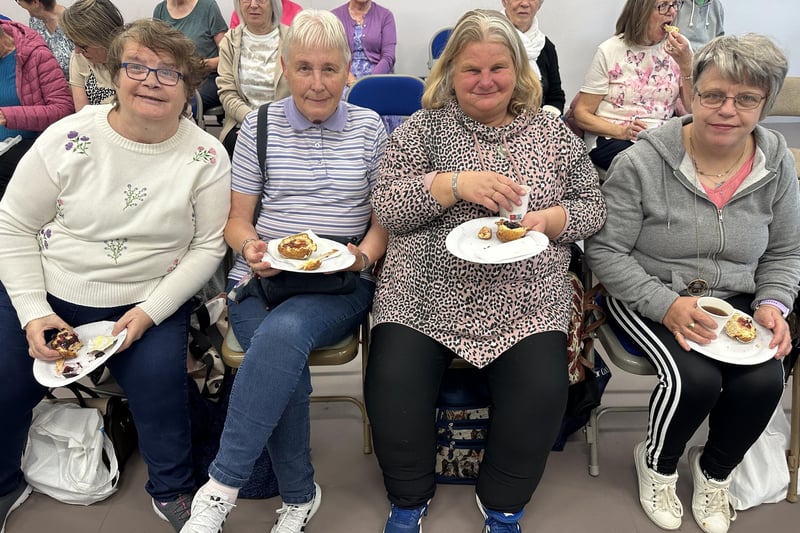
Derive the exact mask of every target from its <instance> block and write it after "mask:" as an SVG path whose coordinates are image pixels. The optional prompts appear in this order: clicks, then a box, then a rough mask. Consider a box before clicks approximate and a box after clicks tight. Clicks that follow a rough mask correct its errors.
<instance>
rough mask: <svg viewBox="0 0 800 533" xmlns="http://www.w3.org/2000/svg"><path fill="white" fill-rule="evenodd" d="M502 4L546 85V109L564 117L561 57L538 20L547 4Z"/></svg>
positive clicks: (536, 0) (533, 0)
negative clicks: (560, 68) (542, 8)
mask: <svg viewBox="0 0 800 533" xmlns="http://www.w3.org/2000/svg"><path fill="white" fill-rule="evenodd" d="M502 1H503V8H504V9H505V13H506V16H507V17H508V20H510V21H511V24H513V25H514V27H515V28H517V31H518V32H519V36H520V38H521V39H522V44H523V46H525V51H526V52H527V53H528V61H530V62H531V68H532V69H533V71H534V72H535V73H536V75H537V76H539V81H540V82H541V84H542V109H544V110H545V111H550V112H551V113H555V114H556V115H561V114H562V113H563V112H564V103H565V101H566V99H565V96H564V89H562V88H561V73H560V72H559V70H558V54H557V53H556V47H555V45H554V44H553V41H551V40H550V39H549V38H548V37H547V36H546V35H545V34H544V33H542V30H540V29H539V19H538V18H537V17H536V13H538V12H539V9H540V8H541V7H542V4H543V3H544V0H502Z"/></svg>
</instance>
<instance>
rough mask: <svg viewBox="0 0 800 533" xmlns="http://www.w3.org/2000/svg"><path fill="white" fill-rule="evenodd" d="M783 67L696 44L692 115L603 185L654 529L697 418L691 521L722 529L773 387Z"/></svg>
mask: <svg viewBox="0 0 800 533" xmlns="http://www.w3.org/2000/svg"><path fill="white" fill-rule="evenodd" d="M787 70H788V62H787V60H786V56H785V55H784V54H783V52H782V51H781V50H780V49H778V47H777V46H775V44H774V43H773V42H772V41H770V39H768V38H766V37H763V36H760V35H754V34H746V35H742V36H734V35H730V36H723V37H718V38H716V39H714V40H712V41H711V42H710V43H709V44H708V45H706V46H705V47H703V48H701V49H700V50H699V51H698V52H697V53H696V54H695V58H694V71H693V75H694V79H695V87H694V89H695V91H694V92H693V94H694V96H693V101H692V109H693V110H694V114H693V115H691V116H685V117H681V118H673V119H672V120H670V121H668V122H667V123H666V124H664V125H663V126H661V127H659V128H657V129H654V130H648V131H646V132H644V133H642V135H641V138H640V140H639V141H638V142H637V143H636V144H635V145H634V146H633V147H631V148H629V149H628V150H626V151H625V152H624V153H621V154H620V155H618V156H617V158H616V160H615V161H614V164H613V165H612V166H611V169H610V171H609V173H608V177H607V179H606V181H605V183H604V184H603V193H604V196H605V197H606V202H607V203H608V219H607V220H606V223H605V226H603V228H602V229H601V230H600V231H599V232H598V233H597V234H596V235H594V236H592V237H590V238H589V239H588V240H587V243H586V257H587V259H588V261H589V266H590V267H591V269H592V271H593V272H594V274H595V275H596V276H597V278H598V279H599V281H600V282H601V283H602V284H603V285H604V286H605V288H606V289H607V290H608V293H609V297H608V298H607V303H608V309H609V313H608V316H609V319H610V320H615V321H616V322H617V323H618V324H619V325H620V326H621V327H622V328H623V329H624V331H625V333H627V334H628V335H629V336H630V337H631V338H632V339H633V341H634V342H635V343H636V344H637V345H638V347H639V349H640V350H641V351H642V352H643V353H644V354H645V355H646V356H647V358H648V359H649V360H650V362H651V363H652V364H653V366H654V367H655V368H656V369H657V370H658V385H657V386H656V388H655V390H653V394H652V396H651V398H650V417H649V422H648V424H647V437H646V439H645V440H644V441H643V442H641V443H639V444H638V445H637V446H636V447H635V449H634V459H635V464H636V471H637V475H638V478H639V500H640V503H641V505H642V508H643V509H644V511H645V513H646V515H647V516H648V518H650V520H652V521H653V522H654V523H655V524H657V525H658V526H659V527H661V528H663V529H669V530H672V529H678V528H679V527H680V526H681V517H682V515H683V506H682V504H681V502H680V500H679V499H678V496H677V493H676V485H677V481H678V472H677V468H678V461H679V460H680V458H681V456H682V455H683V453H684V450H685V449H686V444H687V442H688V441H689V439H691V438H692V436H693V435H694V434H695V432H696V431H697V430H698V428H699V427H700V425H701V423H702V422H703V421H704V420H705V419H706V418H708V436H707V439H706V442H705V445H704V446H699V447H694V448H692V449H690V450H689V454H688V455H689V465H690V471H691V476H692V482H693V485H694V492H693V496H692V514H693V515H694V518H695V521H696V522H697V523H698V524H699V525H700V527H701V529H702V530H703V531H704V532H706V533H725V532H726V531H727V530H728V527H729V525H730V522H731V520H732V519H733V518H735V514H734V515H733V516H732V515H731V511H730V502H729V497H728V488H729V486H730V483H731V478H730V474H731V472H732V471H733V469H734V468H735V467H736V466H737V465H738V464H739V463H740V462H741V461H742V458H743V457H744V454H745V452H747V450H748V449H749V448H750V447H751V446H752V445H753V443H754V442H755V441H756V439H758V437H759V435H760V434H761V433H762V431H763V430H764V428H765V426H766V425H767V423H768V422H769V420H770V418H771V416H772V414H773V412H774V411H775V407H776V406H777V405H778V402H779V401H780V398H781V394H782V393H783V384H784V380H783V377H784V370H783V365H782V364H781V361H780V360H781V359H782V358H783V357H784V356H785V355H786V354H788V353H789V351H790V349H791V339H790V335H789V325H788V324H787V322H786V320H785V316H786V315H787V314H788V311H789V309H790V308H791V306H792V303H793V302H794V300H795V297H796V295H797V290H798V282H800V233H798V231H797V221H798V219H800V190H799V189H798V186H797V173H796V170H795V162H794V158H793V157H792V154H791V152H790V151H789V150H788V149H787V147H786V141H785V140H784V138H783V136H782V135H781V134H780V133H777V132H774V131H771V130H767V129H766V128H764V127H762V126H759V125H758V121H759V120H761V119H763V118H764V117H765V116H766V115H767V114H768V113H769V110H770V108H771V107H772V104H773V103H774V101H775V97H776V96H777V94H778V92H779V91H780V89H781V86H782V85H783V80H784V77H785V76H786V72H787ZM703 295H710V296H716V297H719V298H723V299H725V300H727V301H728V303H729V304H730V305H731V306H733V307H734V308H735V309H736V310H741V312H743V313H746V314H748V315H749V314H752V316H753V320H754V322H755V323H757V324H758V325H759V327H760V328H761V331H758V330H756V332H757V338H756V339H755V342H753V339H752V338H750V341H749V342H750V346H751V348H752V349H754V350H756V351H758V352H762V353H766V360H764V359H762V360H761V361H760V362H759V361H758V360H755V361H753V360H752V359H751V361H750V362H751V363H752V364H737V361H738V360H741V358H742V357H743V356H746V355H747V354H748V352H742V351H738V350H734V349H732V348H731V344H728V343H736V342H738V341H734V340H733V339H730V338H728V337H727V333H725V332H719V333H715V327H716V323H715V321H714V320H713V319H712V318H711V317H710V316H709V315H707V314H706V313H705V312H704V311H702V310H701V309H699V308H698V306H697V303H698V296H703ZM762 336H763V337H762ZM718 337H722V338H718ZM723 341H724V342H723ZM758 343H760V345H759V344H758ZM770 349H771V350H773V351H774V352H773V351H770ZM749 353H750V354H752V353H753V352H749ZM773 353H774V356H773ZM731 356H732V357H731ZM370 364H371V361H370Z"/></svg>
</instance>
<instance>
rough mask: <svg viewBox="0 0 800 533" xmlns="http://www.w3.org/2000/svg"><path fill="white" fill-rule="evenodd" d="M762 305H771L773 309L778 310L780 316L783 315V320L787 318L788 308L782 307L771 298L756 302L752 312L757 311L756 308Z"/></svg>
mask: <svg viewBox="0 0 800 533" xmlns="http://www.w3.org/2000/svg"><path fill="white" fill-rule="evenodd" d="M762 305H771V306H773V307H777V308H778V310H779V311H780V312H781V315H783V318H786V317H787V316H789V308H788V307H786V306H785V305H783V304H782V303H781V302H779V301H778V300H773V299H771V298H770V299H767V300H761V301H760V302H758V303H757V304H756V306H755V307H754V308H753V311H757V310H758V308H759V307H761V306H762Z"/></svg>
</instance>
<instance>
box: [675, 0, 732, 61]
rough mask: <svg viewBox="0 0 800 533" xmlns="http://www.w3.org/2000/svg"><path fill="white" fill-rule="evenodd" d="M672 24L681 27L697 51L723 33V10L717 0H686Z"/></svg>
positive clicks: (682, 32) (683, 33)
mask: <svg viewBox="0 0 800 533" xmlns="http://www.w3.org/2000/svg"><path fill="white" fill-rule="evenodd" d="M673 24H674V25H675V26H677V27H679V28H680V29H681V35H684V36H685V37H686V38H687V39H689V42H690V43H692V50H694V51H695V52H697V51H698V50H700V48H702V47H703V45H705V44H706V43H707V42H708V41H710V40H711V39H713V38H714V37H719V36H720V35H723V34H724V33H725V28H724V26H725V10H724V9H723V8H722V4H721V3H720V2H719V1H718V0H706V1H705V2H701V1H698V0H686V2H685V3H684V4H683V6H682V7H681V9H680V11H678V13H677V15H676V16H675V21H674V22H673Z"/></svg>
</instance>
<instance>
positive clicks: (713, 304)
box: [697, 296, 736, 335]
mask: <svg viewBox="0 0 800 533" xmlns="http://www.w3.org/2000/svg"><path fill="white" fill-rule="evenodd" d="M697 308H698V309H700V310H701V311H703V312H704V313H705V314H707V315H708V316H710V317H711V318H713V319H714V322H716V323H717V327H716V329H715V330H714V332H715V333H716V334H717V335H719V334H720V332H721V331H722V328H724V327H725V323H726V322H727V321H728V320H729V319H730V318H731V316H733V313H735V312H736V310H735V309H734V308H733V306H732V305H731V304H729V303H728V302H726V301H725V300H723V299H721V298H714V297H713V296H703V297H702V298H698V299H697Z"/></svg>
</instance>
